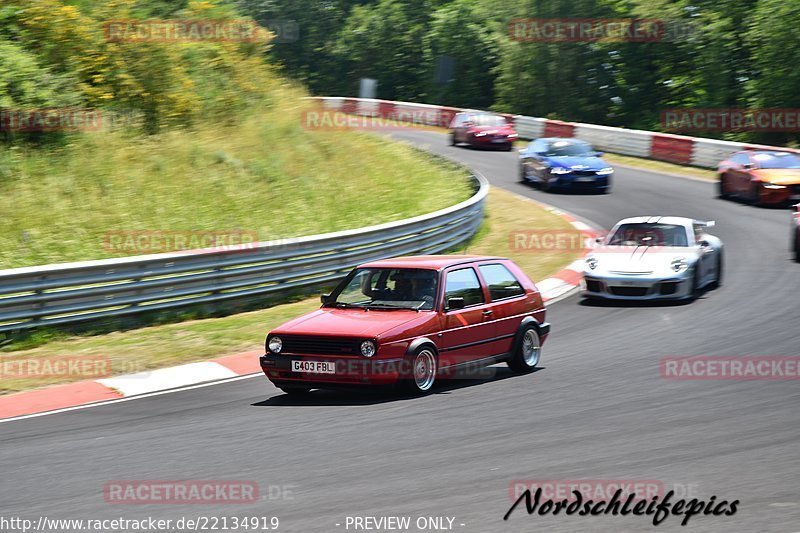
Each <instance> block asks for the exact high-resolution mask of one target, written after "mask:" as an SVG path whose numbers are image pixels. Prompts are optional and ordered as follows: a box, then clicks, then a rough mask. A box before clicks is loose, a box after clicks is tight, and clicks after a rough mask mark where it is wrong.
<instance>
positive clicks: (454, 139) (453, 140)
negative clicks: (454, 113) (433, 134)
mask: <svg viewBox="0 0 800 533" xmlns="http://www.w3.org/2000/svg"><path fill="white" fill-rule="evenodd" d="M455 145H456V134H455V133H451V134H450V146H455Z"/></svg>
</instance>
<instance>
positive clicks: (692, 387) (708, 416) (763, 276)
mask: <svg viewBox="0 0 800 533" xmlns="http://www.w3.org/2000/svg"><path fill="white" fill-rule="evenodd" d="M394 136H395V137H396V138H399V139H403V140H407V141H410V142H413V143H415V144H418V145H421V146H423V147H425V148H426V149H428V150H430V151H432V152H435V153H438V154H441V155H444V156H446V157H451V158H453V159H456V160H458V161H460V162H462V163H464V164H466V165H468V166H470V167H472V168H474V169H475V170H478V171H480V172H482V173H483V174H484V175H485V176H486V177H487V178H488V179H489V180H490V182H491V183H492V184H493V185H494V186H499V187H503V188H505V189H508V190H510V191H513V192H516V193H518V194H523V195H526V196H530V197H533V198H536V199H539V200H542V201H544V202H547V203H549V204H551V205H555V206H557V207H560V208H563V209H565V210H568V211H570V212H572V213H574V214H576V215H578V216H582V217H586V218H587V219H590V220H592V221H596V222H597V223H599V224H601V225H602V226H604V227H606V228H608V227H610V226H611V225H612V224H613V223H614V222H616V221H617V220H618V219H620V218H623V217H627V216H633V215H640V214H674V215H683V216H692V217H696V218H707V219H714V220H716V221H717V227H716V228H715V230H714V233H715V234H716V235H718V236H719V237H721V238H722V240H723V241H724V243H725V246H726V278H725V283H724V285H723V287H722V288H720V289H718V290H714V291H710V292H708V293H706V294H705V295H704V296H703V297H702V298H701V299H699V300H697V301H696V302H694V303H691V304H688V305H665V306H640V305H636V306H630V305H611V306H589V305H582V304H581V303H580V302H579V299H578V298H576V297H570V298H567V299H565V300H563V301H561V302H559V303H557V304H555V305H554V306H552V307H551V308H550V310H549V315H548V319H549V320H550V321H551V322H552V324H553V334H552V335H551V338H550V339H549V340H548V342H547V344H546V345H545V349H544V352H543V359H542V365H543V366H544V369H543V370H542V371H540V372H536V373H535V374H533V375H530V376H521V377H517V376H512V375H511V374H510V373H507V372H505V371H503V370H501V371H499V372H498V373H497V376H496V377H495V378H493V379H490V380H486V381H484V382H468V383H459V384H458V386H456V387H447V388H439V389H438V390H437V393H436V394H433V395H432V396H429V397H425V398H420V399H413V400H398V399H395V398H386V397H382V396H379V395H366V396H365V395H360V394H349V393H334V392H321V393H316V394H315V395H313V396H312V398H311V399H310V400H294V399H292V400H290V399H288V398H287V397H285V396H282V395H279V391H277V390H276V389H274V388H273V387H272V386H271V385H270V384H269V383H268V382H266V380H264V379H258V378H256V379H247V380H242V381H236V382H232V383H227V384H223V385H218V386H213V387H205V388H199V389H194V390H188V391H183V392H179V393H175V394H169V395H165V396H160V397H152V398H145V399H140V400H136V401H131V402H124V403H119V404H113V405H107V406H101V407H97V408H92V409H88V410H83V411H75V412H70V413H63V414H57V415H52V416H47V417H43V418H38V419H31V420H21V421H14V422H9V423H6V424H3V425H2V426H0V427H1V429H2V432H1V433H0V443H1V444H0V462H1V463H2V464H3V483H2V487H0V516H25V517H29V518H30V517H37V516H39V515H46V516H51V517H63V518H68V517H71V518H111V517H118V516H124V517H126V518H142V517H146V516H154V517H157V518H173V517H180V516H183V515H193V516H197V515H205V516H213V515H218V516H222V515H227V516H232V515H238V516H245V515H250V516H253V515H262V516H264V515H265V516H272V515H275V516H278V517H280V520H281V528H280V530H282V531H297V532H309V531H325V532H328V531H336V530H343V531H344V530H345V529H344V520H345V517H346V516H356V515H362V516H364V515H367V516H379V515H411V516H451V517H455V522H454V528H455V529H456V530H459V531H465V532H480V533H484V532H494V531H509V532H511V531H521V530H532V529H534V528H541V529H544V530H547V531H586V530H592V531H641V530H643V529H647V528H651V527H652V525H651V522H650V520H648V519H647V518H644V517H641V518H637V517H630V516H629V517H611V516H604V517H596V518H591V517H564V516H556V517H553V516H547V517H541V516H538V515H537V516H532V517H527V516H523V513H522V512H521V511H520V512H517V513H515V514H514V515H513V516H512V517H511V519H510V520H509V521H508V522H504V521H503V520H502V517H503V515H504V514H505V512H506V511H507V510H508V508H509V506H510V504H511V500H510V498H509V494H508V488H509V483H510V482H511V481H512V480H517V479H539V480H543V479H551V480H552V479H572V480H575V479H645V480H661V481H663V482H664V483H665V484H666V485H667V486H671V485H672V484H673V483H674V484H678V485H680V486H683V487H688V488H689V489H690V490H691V491H692V492H693V493H694V494H695V495H697V496H698V497H701V498H708V497H710V496H711V495H717V497H718V499H728V500H733V499H739V500H741V505H740V508H739V511H738V513H737V514H736V515H735V516H733V517H730V518H722V517H694V518H693V519H692V520H691V522H690V524H689V527H690V528H691V530H692V531H793V529H790V528H792V527H793V526H795V527H796V525H797V524H800V489H799V488H798V484H797V476H798V474H800V458H798V456H797V443H798V440H799V439H798V437H800V410H798V409H797V406H798V405H800V384H799V383H798V382H797V381H786V382H766V381H749V382H748V381H727V382H726V381H694V382H693V381H680V382H679V381H666V380H664V379H662V378H660V376H659V368H658V362H659V359H660V358H661V357H665V356H674V355H734V356H735V355H742V356H744V355H787V356H788V355H798V349H797V337H798V333H799V331H798V330H799V329H800V328H799V327H798V324H799V323H800V313H799V312H798V305H797V293H798V288H800V265H797V264H795V263H793V262H791V261H790V257H789V253H788V217H789V215H788V214H787V212H786V211H784V210H771V209H758V208H754V207H750V206H746V205H741V204H737V203H734V202H729V201H723V200H718V199H716V198H715V195H714V187H713V185H712V184H711V183H706V182H701V181H694V180H688V179H682V178H678V177H672V176H667V175H663V174H657V173H652V172H647V171H639V170H631V169H626V168H619V169H618V171H617V175H616V179H615V184H614V191H613V192H612V193H611V194H610V195H605V196H595V195H592V196H578V195H558V194H545V193H541V192H539V191H536V190H535V189H532V188H530V187H527V186H524V185H522V184H519V183H517V166H516V165H517V158H516V154H508V153H503V152H488V153H487V152H478V151H473V150H469V149H464V148H455V147H450V146H447V142H446V138H445V136H444V135H443V134H440V133H433V132H426V131H410V132H401V133H395V134H394ZM120 479H129V480H130V479H133V480H136V479H240V480H241V479H247V480H252V481H255V482H257V483H259V484H260V485H261V487H262V491H263V492H267V487H269V486H276V485H281V486H290V487H289V490H291V491H292V492H291V498H286V499H278V500H270V499H269V498H267V499H266V500H264V501H262V502H261V503H259V504H255V505H247V506H229V505H228V506H226V505H217V506H213V505H212V506H199V507H202V509H200V510H199V511H198V506H176V505H165V506H164V505H162V506H124V505H123V506H120V505H109V504H107V503H105V502H104V499H103V485H104V484H105V483H106V482H108V481H109V480H120ZM284 488H286V487H284ZM337 523H338V524H342V525H341V526H338V527H337V526H336V524H337ZM679 523H680V520H679V519H678V518H677V517H670V518H668V519H667V520H666V521H665V522H664V524H662V525H661V526H660V527H659V530H665V531H671V530H676V531H677V530H684V531H686V530H687V529H688V528H680V526H679ZM459 524H464V526H460V525H459ZM351 530H352V529H351Z"/></svg>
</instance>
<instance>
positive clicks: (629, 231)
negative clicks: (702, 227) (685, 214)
mask: <svg viewBox="0 0 800 533" xmlns="http://www.w3.org/2000/svg"><path fill="white" fill-rule="evenodd" d="M608 244H609V246H689V243H688V242H687V238H686V229H685V228H684V227H683V226H679V225H676V224H645V223H643V224H622V225H621V226H620V227H618V228H617V230H616V231H615V232H614V233H613V234H612V235H611V237H610V238H609V239H608Z"/></svg>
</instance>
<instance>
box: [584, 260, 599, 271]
mask: <svg viewBox="0 0 800 533" xmlns="http://www.w3.org/2000/svg"><path fill="white" fill-rule="evenodd" d="M586 266H587V267H589V270H594V269H595V268H597V258H596V257H587V258H586Z"/></svg>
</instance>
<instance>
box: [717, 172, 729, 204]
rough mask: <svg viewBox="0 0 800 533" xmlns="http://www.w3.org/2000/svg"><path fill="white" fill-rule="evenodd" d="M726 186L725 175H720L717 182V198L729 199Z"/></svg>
mask: <svg viewBox="0 0 800 533" xmlns="http://www.w3.org/2000/svg"><path fill="white" fill-rule="evenodd" d="M727 189H728V185H727V183H726V181H725V174H720V176H719V181H718V182H717V198H724V199H727V198H730V196H731V195H730V194H729V193H728V190H727Z"/></svg>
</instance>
